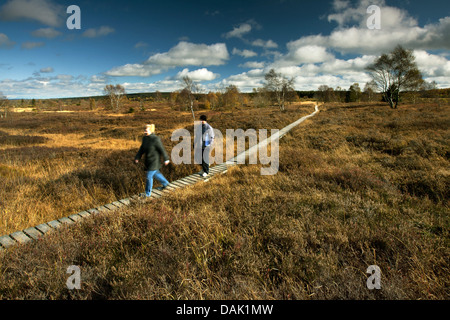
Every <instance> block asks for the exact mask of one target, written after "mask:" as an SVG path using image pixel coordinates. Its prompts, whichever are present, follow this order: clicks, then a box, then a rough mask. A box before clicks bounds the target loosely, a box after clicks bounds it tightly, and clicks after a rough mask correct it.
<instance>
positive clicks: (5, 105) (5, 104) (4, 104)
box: [0, 91, 9, 118]
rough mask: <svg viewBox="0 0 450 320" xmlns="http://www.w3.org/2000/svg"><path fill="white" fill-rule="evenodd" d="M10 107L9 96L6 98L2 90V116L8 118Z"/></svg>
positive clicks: (0, 102) (0, 104)
mask: <svg viewBox="0 0 450 320" xmlns="http://www.w3.org/2000/svg"><path fill="white" fill-rule="evenodd" d="M8 109H9V101H8V98H6V96H5V95H3V93H2V92H1V91H0V110H1V113H0V117H1V118H3V117H4V118H7V117H8Z"/></svg>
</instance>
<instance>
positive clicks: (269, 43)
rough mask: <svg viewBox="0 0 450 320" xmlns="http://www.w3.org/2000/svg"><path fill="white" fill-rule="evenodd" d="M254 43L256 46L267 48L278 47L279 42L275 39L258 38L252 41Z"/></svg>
mask: <svg viewBox="0 0 450 320" xmlns="http://www.w3.org/2000/svg"><path fill="white" fill-rule="evenodd" d="M252 45H253V46H255V47H263V48H266V49H274V48H278V44H277V43H276V42H274V41H273V40H262V39H257V40H254V41H253V42H252Z"/></svg>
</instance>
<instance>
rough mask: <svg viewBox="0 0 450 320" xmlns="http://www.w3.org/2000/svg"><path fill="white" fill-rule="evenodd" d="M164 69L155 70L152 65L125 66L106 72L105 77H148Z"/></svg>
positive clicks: (136, 64)
mask: <svg viewBox="0 0 450 320" xmlns="http://www.w3.org/2000/svg"><path fill="white" fill-rule="evenodd" d="M165 70H166V68H157V67H155V66H153V65H144V64H138V63H135V64H126V65H124V66H120V67H115V68H112V69H111V70H109V71H107V72H106V73H105V75H107V76H111V77H150V76H154V75H157V74H160V73H162V72H163V71H165Z"/></svg>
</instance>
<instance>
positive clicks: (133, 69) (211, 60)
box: [105, 41, 230, 77]
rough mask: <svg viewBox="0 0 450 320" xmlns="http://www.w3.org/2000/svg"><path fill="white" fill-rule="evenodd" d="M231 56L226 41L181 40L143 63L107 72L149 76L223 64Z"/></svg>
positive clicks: (117, 74)
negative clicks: (208, 43)
mask: <svg viewBox="0 0 450 320" xmlns="http://www.w3.org/2000/svg"><path fill="white" fill-rule="evenodd" d="M229 58H230V57H229V54H228V50H227V47H226V45H225V44H224V43H216V44H212V45H206V44H195V43H189V42H184V41H181V42H180V43H178V44H177V45H176V46H175V47H173V48H171V49H170V50H169V51H168V52H164V53H157V54H154V55H152V56H151V57H149V58H148V59H147V61H145V62H144V63H142V64H139V63H136V64H126V65H124V66H120V67H115V68H113V69H111V70H109V71H107V72H106V73H105V74H106V75H108V76H113V77H124V76H136V77H149V76H152V75H157V74H160V73H162V72H164V71H167V70H169V69H172V68H175V67H185V66H217V65H223V64H225V62H226V61H227V60H228V59H229Z"/></svg>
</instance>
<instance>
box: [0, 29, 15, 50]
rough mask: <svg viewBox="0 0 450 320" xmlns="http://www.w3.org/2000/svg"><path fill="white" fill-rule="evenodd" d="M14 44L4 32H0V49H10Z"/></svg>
mask: <svg viewBox="0 0 450 320" xmlns="http://www.w3.org/2000/svg"><path fill="white" fill-rule="evenodd" d="M15 44H16V43H15V42H13V41H11V40H10V39H9V37H8V36H7V35H6V34H4V33H0V49H11V48H12V47H14V45H15Z"/></svg>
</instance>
